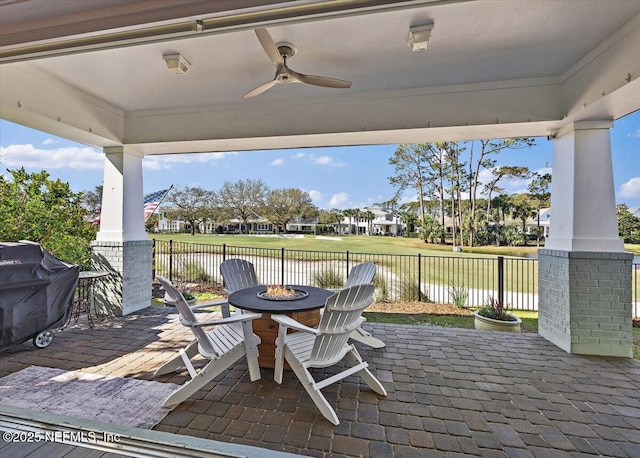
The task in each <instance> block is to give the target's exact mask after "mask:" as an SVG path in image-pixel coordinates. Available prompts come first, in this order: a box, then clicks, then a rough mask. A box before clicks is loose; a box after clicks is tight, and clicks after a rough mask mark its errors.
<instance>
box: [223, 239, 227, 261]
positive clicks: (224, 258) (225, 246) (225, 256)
mask: <svg viewBox="0 0 640 458" xmlns="http://www.w3.org/2000/svg"><path fill="white" fill-rule="evenodd" d="M222 260H223V261H226V260H227V244H226V243H223V244H222Z"/></svg>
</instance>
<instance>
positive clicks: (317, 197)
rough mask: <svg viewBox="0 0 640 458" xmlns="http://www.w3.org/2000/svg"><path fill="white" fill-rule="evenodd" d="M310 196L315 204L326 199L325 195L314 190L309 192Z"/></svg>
mask: <svg viewBox="0 0 640 458" xmlns="http://www.w3.org/2000/svg"><path fill="white" fill-rule="evenodd" d="M308 194H309V197H311V200H313V201H314V202H317V201H319V200H320V199H322V198H323V197H324V194H322V193H321V192H320V191H315V190H313V189H312V190H311V191H308Z"/></svg>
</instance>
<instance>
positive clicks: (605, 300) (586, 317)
mask: <svg viewBox="0 0 640 458" xmlns="http://www.w3.org/2000/svg"><path fill="white" fill-rule="evenodd" d="M611 126H612V123H611V122H610V121H584V122H579V123H573V124H571V125H568V126H566V127H565V128H563V129H561V130H560V131H559V132H558V135H557V138H556V140H555V143H554V153H553V185H552V186H553V188H552V195H551V221H550V234H549V238H548V239H547V241H546V243H545V248H544V249H542V250H540V251H539V257H538V259H539V285H538V295H539V305H538V306H539V322H538V332H539V333H540V335H541V336H543V337H544V338H546V339H547V340H549V341H550V342H553V343H554V344H556V345H558V346H559V347H560V348H562V349H564V350H566V351H567V352H570V353H579V354H589V355H608V356H626V357H631V356H632V317H631V313H632V312H631V267H632V266H631V263H632V259H633V256H632V255H631V254H627V253H624V245H623V243H622V241H621V240H620V239H619V237H618V225H617V219H616V208H615V190H614V185H613V168H612V163H611V142H610V137H609V130H610V128H611Z"/></svg>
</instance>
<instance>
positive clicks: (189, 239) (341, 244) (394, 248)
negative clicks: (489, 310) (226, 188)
mask: <svg viewBox="0 0 640 458" xmlns="http://www.w3.org/2000/svg"><path fill="white" fill-rule="evenodd" d="M150 238H155V239H158V240H173V241H179V242H186V243H206V244H213V245H222V244H227V245H234V246H242V247H247V248H266V249H279V248H283V247H284V248H285V249H287V250H314V251H343V252H344V251H350V252H354V253H387V254H412V255H417V254H418V253H420V254H422V255H432V256H462V257H465V256H466V257H469V256H472V257H479V256H480V257H486V256H497V255H502V256H528V255H531V254H535V253H536V252H537V248H536V247H475V248H466V247H465V248H463V251H462V253H455V252H453V250H452V247H451V246H450V245H446V246H443V245H432V244H426V243H424V242H423V241H422V240H420V239H417V238H407V237H377V236H366V235H348V236H340V237H331V238H330V239H327V238H316V237H315V236H313V235H306V236H305V237H303V238H288V237H256V236H250V235H201V234H197V235H190V234H150Z"/></svg>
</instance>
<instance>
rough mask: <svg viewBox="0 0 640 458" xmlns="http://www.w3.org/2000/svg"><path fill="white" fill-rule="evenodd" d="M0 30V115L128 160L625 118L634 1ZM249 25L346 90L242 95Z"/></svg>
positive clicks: (629, 103) (429, 5) (630, 102)
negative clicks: (124, 152)
mask: <svg viewBox="0 0 640 458" xmlns="http://www.w3.org/2000/svg"><path fill="white" fill-rule="evenodd" d="M429 23H433V24H434V27H433V32H432V36H431V41H430V43H429V45H428V48H427V50H426V51H419V52H414V51H412V50H411V49H410V47H409V45H408V43H407V36H408V32H409V27H411V26H417V25H424V24H429ZM0 28H1V29H0V44H1V46H0V63H1V64H0V103H1V105H0V110H1V111H0V116H1V117H2V119H6V120H9V121H13V122H16V123H20V124H24V125H27V126H30V127H33V128H36V129H39V130H42V131H46V132H50V133H52V134H55V135H58V136H61V137H64V138H68V139H70V140H74V141H78V142H82V143H85V144H89V145H93V146H96V147H109V146H120V145H126V146H127V147H128V148H130V149H131V150H133V151H138V152H139V153H140V154H142V155H151V154H167V153H191V152H204V151H207V152H208V151H228V150H250V149H271V148H288V147H303V146H307V147H309V146H330V145H355V144H373V143H400V142H419V141H435V140H460V139H470V138H491V137H505V136H521V135H527V136H545V135H550V136H552V135H553V134H554V132H555V131H557V130H558V129H560V128H561V127H562V126H564V125H566V124H569V123H571V122H574V121H584V120H587V121H588V120H614V119H618V118H620V117H623V116H625V115H627V114H629V113H631V112H633V111H635V110H638V109H640V78H639V76H640V2H638V1H637V0H565V1H557V0H536V1H528V0H523V1H511V2H507V1H497V0H496V1H493V0H474V1H442V0H422V1H385V2H381V1H282V2H273V1H267V0H263V1H258V0H255V1H250V0H242V1H216V2H210V1H205V0H182V1H166V0H86V1H83V2H78V1H72V0H57V1H55V2H51V1H46V0H45V1H43V0H8V1H7V0H5V1H0ZM254 28H266V29H268V31H269V33H270V34H271V35H272V37H273V39H274V40H275V41H276V42H290V43H293V44H294V45H295V47H296V48H297V54H296V55H295V56H293V57H292V58H291V59H290V60H289V62H288V63H289V65H290V67H291V68H292V69H294V70H296V71H298V72H300V73H307V74H312V75H323V76H330V77H334V78H339V79H342V80H348V81H351V82H352V83H353V85H352V87H351V88H349V89H329V88H324V87H317V86H312V85H308V84H286V85H284V84H279V85H276V86H275V87H273V88H271V89H270V90H268V91H267V92H264V93H263V94H261V95H258V96H256V97H254V98H250V99H243V98H242V96H243V95H244V94H246V93H247V92H249V91H250V90H252V89H254V88H255V87H257V86H259V85H261V84H262V83H265V82H267V81H269V80H271V79H273V77H274V73H275V67H274V65H273V64H272V63H271V62H270V60H269V58H268V57H267V55H266V54H265V51H264V50H263V49H262V47H261V45H260V43H259V41H258V39H257V38H256V35H255V33H254V31H253V29H254ZM167 53H180V54H181V55H182V56H184V58H186V59H187V60H188V61H189V62H190V63H191V68H190V69H189V70H188V72H187V73H186V74H184V75H175V74H173V73H172V72H171V71H169V69H168V68H167V66H166V64H165V61H164V60H163V57H162V56H163V54H167Z"/></svg>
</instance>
